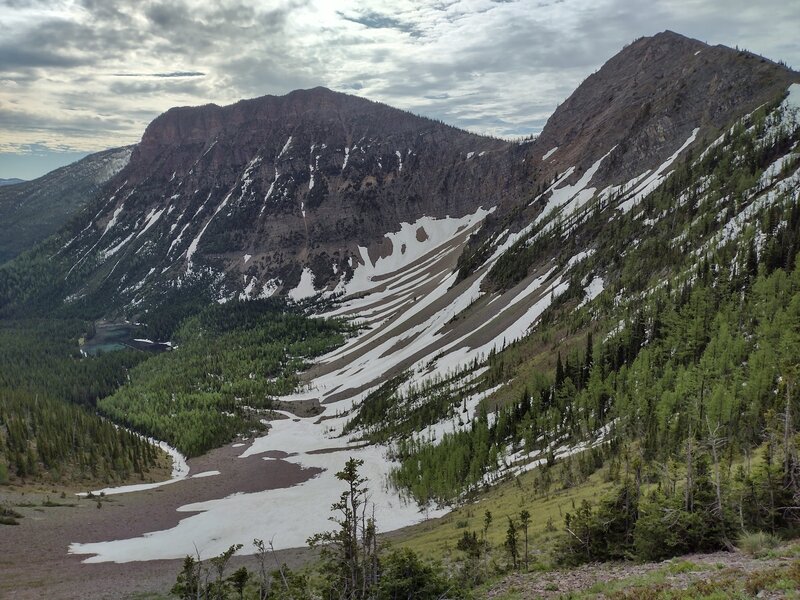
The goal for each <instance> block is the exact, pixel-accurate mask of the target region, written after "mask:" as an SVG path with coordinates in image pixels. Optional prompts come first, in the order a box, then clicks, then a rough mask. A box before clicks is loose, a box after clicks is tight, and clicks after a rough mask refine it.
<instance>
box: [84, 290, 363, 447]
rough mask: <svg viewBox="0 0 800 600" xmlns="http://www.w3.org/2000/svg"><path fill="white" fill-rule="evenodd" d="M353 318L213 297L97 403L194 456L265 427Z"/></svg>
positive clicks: (113, 416) (111, 414) (121, 420)
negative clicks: (267, 416)
mask: <svg viewBox="0 0 800 600" xmlns="http://www.w3.org/2000/svg"><path fill="white" fill-rule="evenodd" d="M347 331H348V326H346V325H345V324H343V323H341V322H338V321H331V320H323V319H311V318H308V317H305V316H304V315H303V314H301V313H300V312H297V311H287V308H286V307H285V305H284V304H283V303H280V302H275V301H269V300H259V301H249V302H237V301H234V302H229V303H227V304H224V305H216V304H215V305H210V306H208V307H206V308H205V309H203V310H202V311H201V312H200V313H199V314H197V315H195V316H192V317H189V318H188V319H186V320H185V321H184V322H183V324H182V325H181V326H180V327H179V328H178V329H177V330H176V332H175V335H174V342H175V343H176V344H177V349H176V350H174V351H172V352H166V353H162V354H160V355H157V356H154V357H152V358H151V359H150V360H148V361H146V362H144V363H142V364H140V365H138V366H137V367H135V368H133V369H132V370H131V371H130V382H129V383H128V384H126V385H125V386H123V387H122V388H120V389H119V390H118V391H116V392H115V393H114V394H112V395H111V396H109V397H107V398H104V399H102V400H101V401H100V402H99V403H98V408H99V409H100V411H101V412H102V413H104V414H105V415H107V416H108V417H110V418H111V419H113V420H114V421H116V422H119V423H124V424H125V425H126V426H128V427H130V428H131V429H133V430H135V431H139V432H141V433H145V434H147V435H150V436H153V437H155V438H157V439H161V440H165V441H167V442H169V443H170V444H171V445H173V446H175V447H176V448H178V449H179V450H180V451H181V452H183V453H184V454H186V455H188V456H196V455H198V454H202V453H203V452H205V451H207V450H209V449H211V448H214V447H217V446H220V445H222V444H224V443H226V442H228V441H230V440H231V439H233V438H234V437H235V436H236V435H237V434H239V433H246V432H250V431H253V430H263V429H264V425H263V424H262V423H261V419H263V418H264V414H263V411H265V410H268V409H270V408H271V406H272V398H273V397H274V396H277V395H284V394H289V393H291V392H292V391H294V390H295V388H296V387H297V385H298V383H299V379H298V373H299V371H301V370H302V369H304V368H305V367H306V365H307V359H309V358H312V357H314V356H317V355H319V354H322V353H324V352H327V351H328V350H331V349H332V348H334V347H335V346H337V345H339V344H341V343H342V342H343V341H344V334H345V333H346V332H347Z"/></svg>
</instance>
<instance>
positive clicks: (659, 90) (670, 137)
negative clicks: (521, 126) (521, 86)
mask: <svg viewBox="0 0 800 600" xmlns="http://www.w3.org/2000/svg"><path fill="white" fill-rule="evenodd" d="M798 80H800V74H798V73H796V72H794V71H791V70H790V69H788V68H786V67H784V66H782V65H779V64H777V63H774V62H772V61H769V60H767V59H764V58H761V57H758V56H756V55H754V54H752V53H749V52H745V51H741V50H734V49H731V48H727V47H725V46H709V45H708V44H705V43H704V42H701V41H698V40H695V39H692V38H688V37H686V36H683V35H681V34H678V33H675V32H673V31H663V32H661V33H658V34H656V35H654V36H652V37H644V38H639V39H638V40H636V41H634V42H632V43H631V44H630V45H628V46H626V47H625V48H624V49H623V50H621V51H620V52H619V53H618V54H616V55H615V56H613V57H612V58H610V59H609V60H608V61H607V62H606V63H605V64H604V65H603V66H602V67H601V68H600V69H599V70H598V71H596V72H595V73H593V74H592V75H590V76H589V77H587V78H586V79H585V80H584V81H583V83H581V85H580V86H579V87H578V88H577V89H576V90H575V91H574V92H573V93H572V95H571V96H570V97H569V98H567V100H566V101H564V102H563V103H562V104H561V105H560V106H559V107H558V108H557V109H556V111H555V112H554V113H553V115H552V116H551V117H550V119H548V121H547V124H546V125H545V127H544V129H543V131H542V134H541V135H540V136H539V138H538V139H537V140H536V142H535V143H534V144H532V146H531V148H530V151H531V152H532V154H533V156H534V157H544V156H545V155H547V153H548V151H549V150H550V149H552V148H555V147H558V148H559V151H558V152H557V153H555V154H554V155H553V156H552V158H551V159H549V160H548V161H547V163H546V164H545V165H544V167H543V173H544V175H545V178H549V177H550V176H551V175H552V173H551V171H553V170H554V171H560V172H563V171H564V170H566V169H568V168H569V167H572V166H574V167H575V168H576V170H577V171H578V172H580V171H581V170H582V169H587V168H589V167H590V166H591V165H592V164H594V163H595V162H596V161H597V160H598V159H600V157H602V156H604V155H605V154H606V153H609V152H610V151H611V150H612V148H615V151H614V155H613V156H611V157H610V158H609V160H608V161H606V162H605V163H604V165H603V167H602V168H601V174H603V172H605V174H606V175H608V177H607V179H608V180H609V182H610V183H620V182H622V181H627V180H629V179H630V178H631V177H632V176H634V175H637V174H639V173H641V172H643V171H644V170H646V169H652V168H655V167H656V166H657V165H659V164H661V162H662V161H663V160H664V159H665V158H666V157H668V156H670V155H671V154H672V153H674V152H675V150H676V149H677V148H678V147H679V146H681V144H682V143H683V142H684V141H685V140H686V139H687V138H688V137H689V135H690V134H691V133H692V131H693V130H694V129H699V136H698V138H697V139H701V138H702V137H703V136H705V135H709V134H712V135H713V134H714V133H716V132H717V131H718V130H719V129H720V128H721V127H724V126H725V125H726V124H727V123H729V122H730V121H731V119H733V118H736V117H739V116H741V115H743V114H746V113H747V112H750V111H752V110H754V109H755V108H756V107H757V106H759V105H761V104H763V103H764V102H767V101H769V100H771V99H774V98H777V97H778V96H779V95H780V94H782V93H783V92H785V90H786V89H787V87H788V86H789V84H790V83H792V82H793V81H798Z"/></svg>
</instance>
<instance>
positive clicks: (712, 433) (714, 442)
mask: <svg viewBox="0 0 800 600" xmlns="http://www.w3.org/2000/svg"><path fill="white" fill-rule="evenodd" d="M706 426H707V427H708V445H709V447H710V448H711V457H712V458H713V459H714V488H715V491H716V496H717V514H718V515H719V522H720V527H721V528H722V541H723V543H724V544H725V546H727V547H728V549H729V550H730V549H733V544H731V542H730V541H729V540H728V532H727V531H725V510H724V507H723V506H722V482H721V477H720V472H719V453H718V452H717V448H718V447H719V446H721V445H722V444H723V442H724V440H723V438H721V437H720V436H719V435H718V432H719V425H717V426H716V427H715V428H714V429H713V430H712V429H711V421H709V419H708V415H707V414H706Z"/></svg>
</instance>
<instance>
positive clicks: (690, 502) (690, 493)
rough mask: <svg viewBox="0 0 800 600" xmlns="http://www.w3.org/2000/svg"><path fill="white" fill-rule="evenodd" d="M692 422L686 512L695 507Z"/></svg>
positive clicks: (687, 446) (687, 465)
mask: <svg viewBox="0 0 800 600" xmlns="http://www.w3.org/2000/svg"><path fill="white" fill-rule="evenodd" d="M693 442H694V440H692V424H691V423H689V437H688V438H687V439H686V491H685V498H684V508H685V510H686V512H692V511H693V509H694V498H693V492H694V480H693V479H694V473H693V471H692V469H693V466H692V445H693Z"/></svg>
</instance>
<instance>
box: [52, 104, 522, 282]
mask: <svg viewBox="0 0 800 600" xmlns="http://www.w3.org/2000/svg"><path fill="white" fill-rule="evenodd" d="M508 148H509V144H508V143H506V142H502V141H498V140H493V139H488V138H483V137H480V136H476V135H473V134H470V133H466V132H463V131H460V130H457V129H455V128H452V127H449V126H446V125H443V124H441V123H437V122H434V121H431V120H429V119H424V118H420V117H417V116H414V115H412V114H410V113H405V112H402V111H399V110H396V109H393V108H390V107H388V106H385V105H382V104H378V103H374V102H369V101H367V100H363V99H360V98H356V97H353V96H348V95H345V94H339V93H335V92H331V91H330V90H327V89H323V88H316V89H313V90H300V91H296V92H293V93H291V94H288V95H287V96H283V97H272V96H266V97H263V98H258V99H255V100H246V101H241V102H238V103H237V104H234V105H232V106H227V107H219V106H214V105H209V106H203V107H199V108H176V109H172V110H170V111H168V112H167V113H165V114H163V115H161V116H160V117H158V118H157V119H156V120H155V121H153V123H152V124H151V125H150V126H149V127H148V128H147V130H146V131H145V133H144V136H143V137H142V141H141V143H140V144H138V145H137V146H136V148H135V149H134V151H133V154H132V157H131V161H130V164H129V165H128V166H127V168H126V169H125V170H124V171H122V172H121V173H119V175H118V176H117V177H116V178H115V179H114V180H113V181H112V182H110V183H109V185H108V186H107V191H106V195H105V197H104V198H103V200H102V202H101V203H100V205H99V207H98V210H97V212H96V216H95V217H94V219H93V221H92V224H91V226H90V227H89V228H88V229H87V230H86V231H85V232H83V233H80V232H76V233H77V235H76V237H75V239H74V240H73V241H72V243H71V246H70V247H69V248H68V250H69V252H70V254H71V255H72V256H74V257H75V261H76V265H77V268H76V269H74V272H83V273H84V274H86V273H88V274H89V276H90V278H91V276H92V275H93V274H94V273H98V274H101V275H102V277H103V278H106V279H108V278H118V283H119V285H120V289H124V288H125V287H126V284H127V286H130V285H132V284H134V285H136V284H139V283H141V284H143V286H145V285H147V284H157V283H159V281H162V282H167V281H173V280H178V279H180V280H181V281H186V280H189V279H192V278H194V277H199V276H206V275H212V276H213V277H214V278H215V280H216V281H217V282H218V283H219V282H221V281H222V280H226V281H228V285H229V287H230V289H232V290H235V289H236V288H237V287H239V288H242V287H246V286H248V285H249V290H248V296H256V295H259V294H267V293H272V292H273V291H275V290H283V291H289V290H292V289H294V288H295V287H296V286H297V285H298V283H299V281H300V279H301V276H302V272H303V270H304V269H308V270H310V271H311V272H312V273H313V281H314V288H315V289H317V290H319V289H325V288H326V287H328V288H331V287H333V286H335V285H337V283H338V282H339V281H340V280H341V277H342V276H343V275H345V277H347V276H349V274H350V273H352V269H353V267H354V266H356V264H357V263H358V262H359V261H362V262H363V260H364V259H363V257H362V256H361V254H360V252H359V250H358V248H359V246H364V247H367V246H371V245H373V244H374V243H375V242H379V241H380V240H381V239H382V238H383V236H384V234H386V233H387V232H389V231H395V230H397V228H398V226H399V224H400V223H403V222H409V223H410V222H414V221H416V220H417V219H419V218H420V217H422V216H428V217H447V216H450V217H461V216H463V215H466V214H469V213H474V212H475V211H476V210H477V209H478V208H479V207H481V206H482V207H484V208H489V207H491V206H494V205H496V204H497V203H498V202H499V201H500V199H501V197H503V196H504V195H506V194H508V193H509V192H508V188H507V185H506V184H505V182H507V181H508V180H509V178H510V168H511V167H510V162H509V159H510V156H509V154H508ZM512 193H513V190H512ZM419 235H420V236H421V237H424V236H425V235H427V234H426V233H425V232H424V231H422V232H420V233H419ZM378 252H380V250H378ZM145 257H146V260H143V258H145ZM116 263H120V264H119V267H117V268H115V269H114V264H116ZM112 269H113V270H114V273H113V275H112V274H111V273H110V270H112ZM240 283H241V285H239V284H240ZM140 287H142V286H140Z"/></svg>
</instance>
